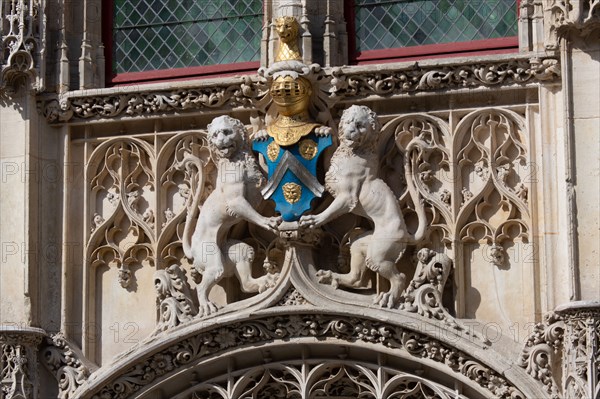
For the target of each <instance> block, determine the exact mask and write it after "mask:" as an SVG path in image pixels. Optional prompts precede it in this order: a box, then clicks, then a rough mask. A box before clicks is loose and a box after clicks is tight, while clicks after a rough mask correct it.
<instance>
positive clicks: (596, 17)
mask: <svg viewBox="0 0 600 399" xmlns="http://www.w3.org/2000/svg"><path fill="white" fill-rule="evenodd" d="M544 4H545V5H546V7H545V20H544V26H545V27H544V30H545V31H546V48H548V49H552V50H554V49H557V48H558V46H559V42H560V39H561V38H562V37H564V36H565V35H567V34H568V33H569V32H576V33H578V34H580V35H582V36H583V37H585V36H587V35H589V34H590V33H592V32H594V31H596V30H597V29H599V28H600V1H599V0H549V1H547V2H544Z"/></svg>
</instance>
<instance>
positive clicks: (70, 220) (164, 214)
mask: <svg viewBox="0 0 600 399" xmlns="http://www.w3.org/2000/svg"><path fill="white" fill-rule="evenodd" d="M102 6H103V2H100V1H98V0H86V1H81V2H76V3H75V4H72V3H69V2H64V1H58V0H10V1H8V0H3V1H0V17H1V18H2V21H0V32H2V42H1V43H2V46H3V47H2V53H1V55H0V67H1V70H0V154H1V157H0V158H1V162H2V164H1V165H0V171H1V172H2V175H1V181H0V185H1V186H0V195H1V198H2V202H1V208H0V222H1V223H0V241H1V242H0V246H1V248H0V250H1V251H0V262H1V265H0V266H1V267H0V273H2V274H1V278H0V294H1V295H2V301H1V305H0V347H1V352H0V354H1V359H0V398H3V399H16V398H19V399H30V398H37V399H46V398H56V397H58V398H61V399H74V398H78V399H79V398H82V399H107V398H148V399H157V398H180V399H183V398H185V399H199V398H232V399H233V398H241V397H274V398H279V397H280V398H288V397H291V398H324V397H340V398H349V397H367V398H389V397H394V398H409V397H425V398H456V397H460V398H488V397H498V398H513V399H514V398H542V397H553V398H583V397H585V398H587V397H590V398H600V364H599V360H598V359H600V349H599V348H600V341H599V340H600V338H599V336H600V324H599V323H600V302H598V299H599V298H598V292H599V290H600V282H599V278H598V270H599V267H598V253H600V247H598V242H600V237H599V236H598V229H597V226H598V224H599V223H600V209H599V208H598V193H599V192H600V183H599V182H598V171H599V170H600V163H599V162H600V154H599V152H598V148H599V146H600V136H599V135H598V130H599V129H600V101H599V100H598V96H597V93H599V92H600V41H599V40H598V35H599V33H600V29H599V28H600V24H599V23H598V15H599V13H600V2H599V1H597V0H561V1H559V0H552V1H538V0H522V1H521V2H520V3H519V10H520V15H519V18H518V24H519V49H518V50H517V49H515V52H514V53H512V54H493V53H492V54H487V55H478V56H474V55H471V56H460V57H454V58H430V59H426V60H418V61H417V62H415V61H410V62H388V63H381V64H368V65H347V64H349V61H348V60H349V58H348V53H347V47H348V35H349V33H348V32H347V31H346V29H347V25H346V23H345V21H344V20H343V17H342V15H344V12H343V9H344V2H343V1H342V0H327V1H319V2H316V1H315V2H313V1H300V0H282V1H267V2H266V5H265V26H264V29H263V37H262V48H261V68H260V69H258V70H257V71H256V73H253V74H248V75H244V76H225V77H220V78H211V79H191V80H187V81H174V82H162V83H152V84H144V85H129V86H117V87H105V86H106V85H105V82H104V75H105V74H104V70H105V65H104V64H105V61H104V59H105V56H104V44H103V43H102V35H101V33H102V32H101V25H102V24H101V17H100V15H102V12H101V10H102V8H101V7H102Z"/></svg>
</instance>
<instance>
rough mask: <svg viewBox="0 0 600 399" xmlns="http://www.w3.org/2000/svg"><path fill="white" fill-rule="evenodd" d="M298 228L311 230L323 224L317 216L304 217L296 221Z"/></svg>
mask: <svg viewBox="0 0 600 399" xmlns="http://www.w3.org/2000/svg"><path fill="white" fill-rule="evenodd" d="M298 224H299V225H300V227H308V228H311V229H314V228H317V227H319V226H320V225H322V224H323V220H321V217H320V216H319V215H304V216H302V217H301V218H300V220H299V221H298Z"/></svg>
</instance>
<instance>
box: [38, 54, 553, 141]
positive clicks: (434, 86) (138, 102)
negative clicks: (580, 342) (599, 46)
mask: <svg viewBox="0 0 600 399" xmlns="http://www.w3.org/2000/svg"><path fill="white" fill-rule="evenodd" d="M321 75H323V76H321ZM315 76H317V77H319V76H320V77H319V79H321V80H323V78H325V80H324V81H323V84H321V83H319V84H320V85H321V86H322V89H323V90H325V92H326V93H328V95H329V97H330V102H336V101H342V100H343V101H352V100H354V99H356V98H361V97H366V96H372V95H378V96H388V95H391V94H403V93H414V92H419V91H435V90H442V89H446V90H448V89H460V88H476V87H487V86H504V85H513V84H520V85H523V84H529V83H539V82H546V81H554V80H557V79H558V78H559V77H560V65H558V61H557V60H556V59H555V58H543V59H540V58H531V59H527V58H521V59H519V58H517V59H514V58H513V59H511V60H509V61H507V60H498V61H488V62H481V63H477V64H459V65H448V66H442V67H440V66H420V65H414V66H411V67H408V68H406V67H403V68H393V67H389V69H383V70H381V71H379V72H372V71H363V70H362V69H361V68H358V67H345V68H333V69H328V70H326V71H324V73H320V72H319V74H317V75H315ZM266 92H267V82H265V81H264V80H263V79H262V78H256V77H244V78H239V80H237V82H236V81H233V83H231V81H230V82H228V83H214V82H211V83H210V84H201V83H198V84H196V85H194V86H189V87H187V86H186V87H182V88H181V89H177V90H158V91H157V90H152V91H151V90H143V89H141V90H140V89H139V88H135V89H131V90H129V89H126V88H119V89H116V90H106V91H89V94H86V95H80V94H76V95H68V96H64V97H60V98H54V99H48V100H44V101H43V102H42V103H41V104H40V109H41V111H42V113H43V114H44V116H45V117H46V120H47V121H48V122H49V123H58V122H69V121H78V120H79V121H81V120H94V119H111V118H121V117H125V118H126V117H135V116H161V115H165V114H173V113H181V112H193V111H202V110H221V111H224V112H226V111H227V110H230V109H233V108H238V107H246V106H250V105H252V104H253V105H255V106H257V107H258V108H261V106H262V107H265V108H266V106H267V104H262V102H261V101H260V100H261V99H263V98H265V95H266ZM257 100H259V101H258V103H255V101H257ZM261 104H262V105H261ZM320 122H321V123H326V122H327V121H320ZM259 130H260V129H259Z"/></svg>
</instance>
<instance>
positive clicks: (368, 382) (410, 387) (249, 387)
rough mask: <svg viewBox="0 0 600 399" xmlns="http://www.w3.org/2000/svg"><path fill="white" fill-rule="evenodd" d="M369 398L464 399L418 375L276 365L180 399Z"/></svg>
mask: <svg viewBox="0 0 600 399" xmlns="http://www.w3.org/2000/svg"><path fill="white" fill-rule="evenodd" d="M245 397H257V398H267V397H268V398H282V399H283V398H294V399H304V398H340V397H341V398H369V399H376V398H377V399H384V398H386V399H387V398H390V399H391V398H394V399H409V398H424V399H433V398H435V399H454V398H460V399H466V396H463V395H460V394H457V393H456V392H455V391H454V390H453V389H450V388H448V387H445V386H443V385H441V384H436V383H435V382H432V381H430V380H427V379H425V378H421V377H419V376H416V375H412V374H408V373H403V372H399V371H396V370H392V369H389V368H385V367H377V365H369V364H360V363H359V364H356V363H353V362H344V361H323V362H319V363H314V362H313V363H311V362H306V361H305V362H302V363H284V364H281V363H278V364H268V365H266V366H261V367H255V368H252V369H250V370H248V371H245V372H243V373H238V375H235V376H231V375H229V376H227V377H226V378H224V377H221V378H217V379H214V380H211V381H206V382H202V383H200V384H198V385H197V386H195V387H193V388H192V389H189V390H187V391H186V392H185V393H184V394H181V395H179V396H178V399H184V398H185V399H204V398H207V399H208V398H210V399H213V398H214V399H236V398H245Z"/></svg>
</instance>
